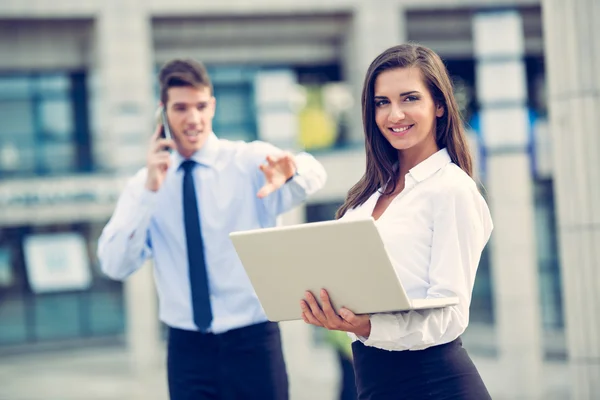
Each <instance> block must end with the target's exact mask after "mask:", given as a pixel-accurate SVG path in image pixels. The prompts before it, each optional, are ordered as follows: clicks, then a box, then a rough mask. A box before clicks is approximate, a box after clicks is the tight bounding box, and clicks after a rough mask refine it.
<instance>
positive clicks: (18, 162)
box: [0, 142, 36, 172]
mask: <svg viewBox="0 0 600 400" xmlns="http://www.w3.org/2000/svg"><path fill="white" fill-rule="evenodd" d="M35 158H36V157H35V148H34V145H33V143H29V144H27V145H26V146H24V145H20V146H19V145H16V144H14V143H10V142H9V143H0V171H4V172H33V171H35Z"/></svg>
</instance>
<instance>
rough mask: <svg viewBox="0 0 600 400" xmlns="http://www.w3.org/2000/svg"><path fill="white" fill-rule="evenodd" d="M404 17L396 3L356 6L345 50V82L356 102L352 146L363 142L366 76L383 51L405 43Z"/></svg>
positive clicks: (352, 114)
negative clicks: (363, 105)
mask: <svg viewBox="0 0 600 400" xmlns="http://www.w3.org/2000/svg"><path fill="white" fill-rule="evenodd" d="M404 13H405V12H404V10H403V9H402V8H401V7H399V6H398V4H397V2H396V1H393V0H383V1H377V2H375V1H374V2H367V1H359V2H356V4H355V6H354V12H353V16H352V24H351V29H350V30H349V32H348V35H347V36H346V38H345V43H344V45H343V49H342V51H343V56H342V60H343V73H344V79H345V80H346V82H348V83H349V84H350V89H351V91H352V95H353V99H354V102H353V105H352V109H351V110H350V112H349V115H350V120H349V121H348V122H349V123H348V140H349V141H350V142H353V143H363V142H364V133H363V124H362V107H361V95H362V87H363V82H364V80H365V74H366V72H367V69H368V68H369V65H370V64H371V62H372V61H373V60H374V59H375V57H377V56H378V55H379V54H380V53H381V52H382V51H384V50H385V49H387V48H389V47H392V46H396V45H398V44H402V43H404V41H405V40H406V24H405V21H404Z"/></svg>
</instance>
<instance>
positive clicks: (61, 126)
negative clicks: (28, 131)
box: [40, 98, 73, 141]
mask: <svg viewBox="0 0 600 400" xmlns="http://www.w3.org/2000/svg"><path fill="white" fill-rule="evenodd" d="M40 116H41V121H40V125H41V128H42V132H43V133H44V135H45V136H46V137H51V138H53V139H57V140H64V141H66V140H69V139H70V138H71V137H72V135H73V110H72V108H71V103H70V102H69V101H68V100H67V99H66V98H65V99H52V100H43V101H42V102H41V103H40Z"/></svg>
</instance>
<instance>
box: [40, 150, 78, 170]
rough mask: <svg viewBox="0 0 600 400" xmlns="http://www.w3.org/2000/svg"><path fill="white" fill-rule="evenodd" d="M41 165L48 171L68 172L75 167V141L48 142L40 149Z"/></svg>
mask: <svg viewBox="0 0 600 400" xmlns="http://www.w3.org/2000/svg"><path fill="white" fill-rule="evenodd" d="M40 150H41V151H40V157H41V160H40V161H41V167H42V169H43V170H44V171H48V172H67V171H70V170H72V169H74V168H75V146H74V144H73V143H47V144H45V145H43V147H41V149H40Z"/></svg>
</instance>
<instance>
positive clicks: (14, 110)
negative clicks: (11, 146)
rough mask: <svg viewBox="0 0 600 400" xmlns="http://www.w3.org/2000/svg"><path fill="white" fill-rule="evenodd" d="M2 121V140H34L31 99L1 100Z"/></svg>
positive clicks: (0, 114)
mask: <svg viewBox="0 0 600 400" xmlns="http://www.w3.org/2000/svg"><path fill="white" fill-rule="evenodd" d="M0 90H1V89H0ZM0 121H2V123H1V124H0V141H10V142H12V143H16V144H22V143H28V142H30V141H31V140H33V135H34V124H33V121H34V114H33V105H32V103H31V101H29V100H13V101H0Z"/></svg>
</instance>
